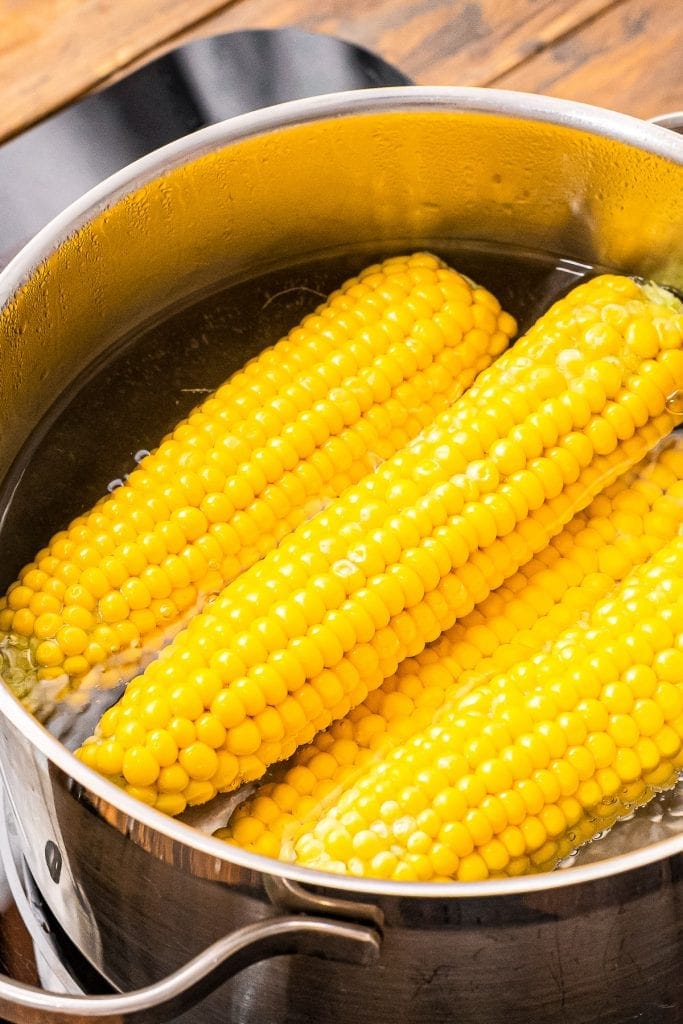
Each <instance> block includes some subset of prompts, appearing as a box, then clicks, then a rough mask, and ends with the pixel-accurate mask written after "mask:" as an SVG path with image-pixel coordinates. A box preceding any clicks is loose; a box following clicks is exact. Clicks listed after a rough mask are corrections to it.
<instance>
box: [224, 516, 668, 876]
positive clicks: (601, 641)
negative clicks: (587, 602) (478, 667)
mask: <svg viewBox="0 0 683 1024" xmlns="http://www.w3.org/2000/svg"><path fill="white" fill-rule="evenodd" d="M682 600H683V538H681V537H678V536H676V537H674V538H673V539H672V540H671V541H669V542H668V543H667V544H665V545H664V546H663V547H662V548H661V549H660V551H659V552H657V553H656V554H655V555H653V556H652V557H651V558H650V559H648V560H647V561H646V562H644V563H643V564H642V565H640V566H639V567H638V568H636V569H635V570H634V571H633V572H632V573H631V574H630V575H629V576H627V577H626V579H625V580H624V581H623V583H622V584H620V586H619V587H618V588H617V590H616V591H615V593H614V594H613V595H610V596H609V597H607V598H606V599H603V600H601V601H599V602H598V603H597V604H596V605H595V607H594V608H593V609H592V611H591V612H590V613H589V614H588V615H587V616H586V617H585V618H584V619H583V620H582V621H581V622H580V623H579V624H576V625H574V626H572V627H570V628H568V629H566V630H564V631H563V632H562V633H561V634H560V635H559V636H558V637H557V638H556V640H555V641H554V643H553V644H552V645H551V646H550V647H549V648H547V649H545V650H544V651H542V652H541V653H539V654H536V655H535V656H533V657H532V658H531V659H530V660H529V661H528V662H527V663H520V664H519V665H518V666H517V667H516V668H514V669H512V670H509V671H507V672H503V673H501V674H500V675H498V676H494V677H493V678H492V679H491V680H490V681H488V682H486V681H485V682H482V683H480V685H479V687H478V688H477V691H476V696H477V700H476V705H474V706H473V705H472V704H471V702H469V701H468V698H467V697H466V698H464V699H462V700H460V701H455V702H454V703H453V704H451V705H450V706H448V707H447V708H446V709H445V710H444V711H443V713H442V714H440V715H439V716H437V717H436V719H435V720H434V722H433V723H431V724H430V725H429V726H427V727H426V728H425V729H422V730H421V731H420V732H419V733H417V734H416V735H414V736H413V737H412V738H411V739H410V740H409V741H408V742H407V743H405V744H403V745H401V746H398V747H395V748H394V749H393V750H391V751H390V752H388V754H386V755H385V756H384V757H383V758H382V759H381V760H380V761H379V762H376V761H373V762H371V763H370V764H369V766H368V767H367V768H365V769H364V770H361V771H360V772H358V773H357V774H356V776H355V779H354V780H353V781H352V782H351V783H350V784H348V785H340V786H339V787H338V792H337V794H336V796H335V798H334V799H333V800H332V801H331V802H330V801H329V800H328V801H327V803H326V805H325V806H324V807H322V806H321V805H320V804H319V805H317V806H316V805H314V806H313V808H311V807H310V805H309V808H307V810H308V812H309V813H308V814H307V815H305V816H304V817H302V818H301V819H299V820H298V821H296V822H294V823H290V826H289V830H288V831H287V830H285V831H284V833H282V834H281V836H279V837H278V835H277V832H275V833H274V834H275V836H276V838H278V839H279V845H278V853H279V855H280V856H282V857H285V858H287V859H291V860H296V861H297V862H299V863H302V864H304V865H306V866H308V867H316V868H320V869H323V870H329V871H341V872H349V873H351V871H353V873H354V874H358V873H359V872H360V873H361V874H363V875H366V876H369V877H374V866H373V865H374V863H375V862H376V860H377V858H378V857H381V856H382V854H387V853H390V854H391V855H392V857H393V858H394V867H393V869H392V873H391V877H393V878H395V879H399V878H401V877H403V876H404V872H405V871H406V869H408V868H410V865H411V864H412V863H413V859H412V855H413V853H414V852H415V849H414V848H415V845H416V843H417V846H418V847H419V852H420V853H421V854H423V855H429V853H430V851H432V849H433V848H434V846H435V844H434V841H433V839H432V838H429V840H427V839H424V836H425V832H424V829H420V826H419V823H418V821H417V819H416V818H415V816H414V815H408V816H406V815H405V814H404V816H403V818H401V817H398V818H397V817H396V815H397V814H401V813H402V812H403V811H404V807H403V806H400V808H399V810H398V811H397V810H396V809H395V808H393V807H389V808H387V805H386V804H385V803H382V802H381V800H380V801H378V799H377V794H378V792H379V793H384V792H394V793H397V794H401V797H399V799H398V803H399V805H402V794H403V793H404V792H405V790H406V787H408V789H409V792H410V802H411V803H412V804H413V805H416V806H420V807H421V808H422V810H421V815H422V820H423V821H424V820H429V821H430V836H438V842H439V857H438V862H436V863H435V861H434V859H433V858H432V860H431V862H430V863H431V871H430V873H429V874H428V875H424V874H423V875H422V876H421V877H423V878H425V880H434V879H437V878H438V879H441V878H442V877H443V875H444V874H447V875H448V876H449V877H451V878H453V879H457V880H459V881H474V880H479V879H484V878H488V877H491V876H497V875H506V874H517V873H519V871H518V867H519V866H518V864H517V863H516V862H517V861H518V860H519V858H520V857H522V858H526V862H525V865H524V867H523V868H522V869H521V870H523V871H531V872H533V871H546V870H550V869H552V868H553V867H554V866H555V865H556V864H557V862H558V861H559V860H560V859H561V858H562V857H563V856H565V855H566V854H567V853H568V852H569V851H570V850H571V849H574V848H576V847H577V846H580V845H581V844H582V843H584V842H587V841H588V840H590V839H591V838H593V837H594V836H595V835H597V834H598V833H599V832H602V831H603V830H604V829H605V828H609V827H610V826H611V824H613V823H614V821H616V820H618V819H619V818H620V817H624V816H627V815H628V814H630V813H631V812H632V810H633V809H634V808H635V807H637V806H639V805H641V804H642V803H645V802H646V801H647V800H648V799H650V798H651V797H652V796H653V795H654V794H655V793H656V792H658V791H659V790H660V789H661V788H663V787H666V786H670V785H673V784H674V783H675V781H676V778H677V768H678V767H679V766H680V760H681V758H680V752H681V750H682V749H683V717H682V716H681V715H680V713H679V711H678V707H679V703H680V702H683V677H679V680H678V682H677V683H676V684H675V685H674V684H670V683H668V682H667V681H665V682H661V683H660V685H659V686H658V687H657V689H656V691H655V693H656V694H658V695H659V696H658V697H657V696H655V698H654V703H655V704H656V705H657V706H658V708H659V713H660V716H661V719H662V720H663V721H668V723H669V725H670V727H671V729H670V731H671V736H670V739H671V743H670V746H669V747H668V749H667V752H666V753H664V752H662V751H661V750H658V749H657V747H656V745H655V744H654V743H651V744H647V745H646V746H642V745H640V746H639V745H638V737H639V734H640V730H639V726H638V720H637V719H636V717H635V704H634V705H633V706H632V707H631V709H630V711H629V712H628V713H625V712H619V713H617V714H610V712H609V710H608V707H607V706H606V705H609V703H610V701H611V699H612V697H611V695H612V694H613V691H614V688H615V686H622V685H627V684H626V683H625V679H626V678H627V677H628V676H629V674H630V676H631V677H632V676H633V669H637V668H639V667H641V666H640V665H639V662H638V660H637V659H638V655H636V656H635V657H634V656H633V650H634V649H633V646H632V639H633V638H634V637H635V636H637V635H638V634H639V632H641V631H642V630H643V629H644V628H645V629H646V631H647V632H648V633H650V634H651V635H652V636H653V643H652V651H651V653H654V661H655V663H656V664H657V665H658V666H659V668H660V672H662V673H665V671H666V670H665V668H663V667H662V666H663V665H665V663H666V660H667V657H666V656H667V655H668V653H669V652H670V651H677V650H679V648H680V644H681V643H682V642H683V621H682V617H681V615H680V611H679V609H680V606H681V601H682ZM615 609H618V611H615ZM617 617H618V621H617ZM674 618H677V626H676V627H675V628H673V627H672V628H671V630H670V631H669V632H668V633H667V631H666V629H662V628H660V623H662V622H663V623H664V626H666V625H669V624H670V623H671V622H672V620H673V619H674ZM601 654H605V655H607V656H608V657H611V658H613V659H614V663H615V665H618V664H621V666H622V667H621V668H620V669H617V670H616V675H615V677H614V679H612V680H610V681H607V682H602V683H601V682H600V681H598V688H599V694H600V695H599V697H598V698H597V703H598V704H600V705H602V706H603V707H605V717H606V718H607V721H608V727H609V724H611V723H615V722H616V727H615V728H614V730H613V734H612V740H613V743H612V744H611V745H609V746H605V745H604V744H602V748H601V749H602V756H601V762H602V767H600V768H598V766H597V764H598V762H597V761H596V759H595V757H594V755H593V753H592V750H591V747H590V740H591V738H592V737H593V736H596V737H600V736H603V737H604V733H601V732H600V731H598V732H592V728H593V726H594V725H595V706H594V705H593V704H592V703H591V702H590V701H585V700H584V699H582V697H581V689H582V682H583V681H584V680H587V679H591V678H596V672H597V671H598V669H596V658H597V657H598V656H599V655H601ZM519 669H524V670H523V671H520V670H519ZM655 671H656V670H655ZM670 686H671V687H672V689H671V690H670V689H669V688H668V687H670ZM539 696H545V697H546V699H547V700H548V701H549V702H550V703H555V707H556V708H557V703H556V701H555V698H557V697H558V696H561V698H562V702H563V703H565V704H568V705H570V706H569V707H568V708H567V709H566V711H565V712H564V713H556V717H555V721H556V725H557V726H558V728H559V729H560V730H561V731H563V732H565V734H566V737H567V752H566V754H565V758H566V759H565V760H561V761H558V760H556V759H552V755H551V752H550V751H548V752H547V757H546V758H545V760H546V762H547V763H546V767H545V768H543V769H542V770H540V771H539V770H538V769H537V768H536V769H535V768H534V765H533V763H532V762H531V761H529V762H528V764H527V769H526V771H525V774H524V777H522V778H519V779H516V780H513V779H512V777H511V776H510V774H509V773H508V772H507V764H508V763H509V756H508V755H509V753H510V752H512V751H514V750H515V748H519V747H522V749H523V748H524V747H526V749H529V746H530V744H532V743H533V742H538V743H540V744H541V745H542V742H543V733H542V731H541V728H540V726H541V724H542V723H540V722H536V723H535V724H533V725H532V726H531V728H530V730H529V732H527V733H524V734H522V735H521V736H519V737H517V738H516V739H513V738H512V737H511V736H510V735H509V734H508V735H507V736H506V728H505V726H506V721H507V717H508V712H509V711H510V710H511V709H519V710H521V712H522V713H523V712H524V710H525V709H526V710H527V711H529V710H532V709H533V707H534V706H535V702H536V700H537V698H538V697H539ZM674 716H676V717H674ZM578 721H583V723H584V732H585V740H584V742H583V744H582V745H581V746H573V745H572V743H571V741H572V736H571V731H572V729H573V728H575V727H576V723H577V722H578ZM598 724H602V723H598ZM494 735H495V736H496V742H495V743H493V748H494V756H493V759H492V762H491V765H490V766H489V768H488V770H487V779H488V778H490V779H491V781H494V780H496V781H497V783H498V785H499V786H500V787H501V789H500V790H499V803H498V804H496V805H494V807H495V813H492V809H491V807H490V806H489V805H487V804H486V803H485V799H490V798H485V799H481V800H480V801H479V803H478V805H477V806H475V807H469V808H467V807H466V806H465V805H464V804H463V803H462V802H458V801H453V800H451V799H449V798H448V794H449V793H450V792H452V791H453V788H454V787H455V788H457V789H460V790H461V791H462V790H464V789H466V788H468V786H469V788H471V783H473V782H474V781H476V779H477V775H478V773H479V772H480V770H481V765H480V764H479V763H478V759H477V757H476V754H475V751H476V743H477V741H482V740H484V739H486V740H487V742H489V743H492V742H493V741H492V737H493V736H494ZM568 767H570V768H571V769H572V770H573V772H574V782H573V783H572V788H574V789H575V798H574V799H573V801H572V802H571V803H570V802H568V800H567V797H566V796H564V797H561V796H560V794H561V793H563V792H565V790H566V787H567V780H566V777H565V776H566V770H567V768H568ZM474 788H475V789H476V788H477V787H476V786H475V787H474ZM480 792H482V790H481V789H480ZM515 795H517V796H518V797H521V798H522V803H523V809H522V811H521V813H514V814H509V813H506V811H507V810H508V809H511V808H512V804H511V803H510V799H509V798H510V797H513V796H515ZM257 808H258V804H257V803H255V804H254V810H255V811H257ZM387 810H388V811H389V813H388V814H387ZM255 818H257V814H254V815H246V816H245V815H239V814H238V815H236V817H235V825H237V823H238V822H239V833H246V832H248V831H249V830H251V832H252V833H253V834H254V835H255V839H254V841H253V845H252V848H254V849H259V848H260V847H261V844H263V847H264V848H265V845H266V844H265V843H264V842H263V841H262V839H261V836H256V831H257V827H256V826H255V825H254V824H253V821H254V819H255ZM397 820H398V821H399V822H402V823H403V824H402V827H401V828H400V829H396V827H395V822H396V821H397ZM260 824H261V826H262V829H263V831H264V832H265V830H266V827H267V828H268V829H271V830H272V829H273V825H274V824H275V822H274V821H272V820H271V821H269V822H267V823H266V822H264V821H261V822H260ZM437 830H438V831H437ZM221 834H222V836H223V838H227V839H229V840H230V841H231V842H235V841H238V840H237V835H238V832H237V830H235V832H234V833H232V832H231V831H230V830H224V831H223V832H222V833H221ZM271 834H273V833H272V831H271ZM366 835H372V836H373V842H372V844H371V845H368V844H367V843H365V842H359V841H358V837H359V836H366ZM416 836H417V840H416V838H415V837H416ZM444 847H445V849H446V850H447V851H450V854H451V868H450V872H444V870H443V868H444V866H445V865H446V864H447V858H446V856H445V855H444ZM271 848H272V847H271ZM350 849H352V850H353V854H354V860H353V864H352V862H351V859H350V857H349V854H348V851H349V850H350ZM359 860H360V862H361V863H360V864H359V863H358V861H359Z"/></svg>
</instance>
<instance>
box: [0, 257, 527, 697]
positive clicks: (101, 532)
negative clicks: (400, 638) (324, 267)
mask: <svg viewBox="0 0 683 1024" xmlns="http://www.w3.org/2000/svg"><path fill="white" fill-rule="evenodd" d="M513 330H514V321H513V320H512V318H511V317H510V316H509V315H508V314H506V313H503V312H501V310H500V307H499V305H498V303H497V301H496V300H495V299H494V298H493V296H491V295H490V294H489V293H488V292H486V291H485V290H484V289H481V288H477V287H475V286H473V285H471V284H470V283H469V282H467V281H466V280H465V279H463V278H462V277H460V275H458V274H456V273H455V272H454V271H452V270H450V269H449V268H447V267H446V266H445V265H444V264H443V263H442V262H441V261H440V260H438V259H437V258H435V257H433V256H431V255H429V254H424V253H420V254H415V255H413V256H410V257H396V258H393V259H390V260H387V261H385V262H384V263H383V264H381V265H378V266H373V267H370V268H369V269H368V270H366V271H365V272H364V273H362V274H361V275H360V276H359V277H358V278H354V279H352V280H350V281H348V282H347V283H346V284H345V285H344V286H343V287H342V288H341V289H340V290H339V291H337V292H335V293H334V294H333V295H332V296H331V297H330V299H329V300H328V301H327V303H326V304H324V305H322V306H320V308H319V309H318V310H317V311H316V312H315V313H314V314H311V315H310V316H308V317H306V319H304V321H303V322H302V324H301V326H299V327H297V328H295V329H294V330H293V331H291V332H290V334H289V335H288V337H287V338H285V339H283V340H282V341H280V342H279V343H278V344H277V345H275V347H274V348H273V349H271V350H268V351H266V352H264V353H263V354H262V355H260V356H259V357H258V358H257V359H256V360H254V361H252V362H251V363H250V364H248V365H247V366H246V367H245V368H244V370H243V371H241V372H240V373H237V374H236V375H235V376H234V377H233V378H232V379H231V380H230V381H229V382H228V383H226V384H225V385H223V386H222V387H221V388H219V389H218V391H217V392H216V393H215V394H214V395H213V396H212V397H211V398H209V399H208V400H207V401H205V402H204V403H203V404H202V405H201V406H200V407H199V408H198V409H197V410H195V411H194V412H193V413H192V414H191V415H190V416H189V417H188V418H187V419H186V420H185V421H183V422H182V423H181V424H179V425H178V427H177V428H176V429H175V430H174V431H173V433H172V434H171V435H170V436H169V437H168V438H166V439H165V440H164V441H163V442H162V444H161V446H160V447H159V448H158V450H157V451H156V452H155V453H154V454H151V455H149V456H148V457H146V458H145V459H144V460H143V461H142V463H141V464H140V466H139V468H138V469H136V470H135V471H134V472H133V473H131V475H130V476H129V477H128V479H127V482H126V483H125V484H124V486H122V487H120V488H119V489H117V490H116V491H115V492H114V493H113V494H112V495H110V496H109V497H107V498H106V499H105V500H103V501H102V502H101V503H100V504H99V505H98V506H97V507H96V508H95V509H94V510H93V511H92V512H90V513H88V514H85V515H82V516H79V517H78V518H77V519H76V520H74V522H73V523H72V524H71V525H70V526H69V528H68V529H67V530H65V531H63V532H61V533H58V534H57V535H56V536H55V537H54V538H53V539H52V541H51V543H50V544H49V546H48V547H47V548H46V549H44V550H43V551H41V552H39V554H38V555H37V556H36V558H35V560H34V562H32V563H31V564H30V565H28V566H26V567H25V568H24V570H23V571H22V573H21V574H20V578H19V580H18V582H17V583H16V584H15V585H13V586H12V587H11V588H10V590H9V592H8V595H7V598H6V600H4V601H3V602H2V603H0V666H3V667H4V676H5V678H6V681H7V682H9V683H10V684H13V685H15V686H16V688H18V689H19V690H20V691H23V692H26V691H30V690H31V688H32V684H33V683H34V681H35V680H41V679H43V680H50V679H52V680H55V679H56V680H57V681H58V683H57V685H59V686H62V685H63V683H64V682H65V681H66V680H69V681H70V682H71V684H72V686H75V685H77V684H79V683H80V682H83V681H84V680H86V681H87V680H88V679H90V680H94V681H97V682H98V683H99V685H107V684H109V685H111V684H112V683H114V682H118V681H119V679H120V678H122V677H123V676H124V675H132V674H133V673H134V672H135V671H137V670H139V668H140V662H141V661H142V662H144V660H145V659H149V658H150V657H151V656H152V655H153V653H154V651H155V650H156V649H157V648H158V647H159V646H160V645H161V643H162V642H163V641H164V640H166V639H168V637H169V633H170V632H171V631H172V630H173V629H175V630H176V631H177V629H178V628H180V626H181V625H182V624H183V621H184V620H186V619H187V618H188V617H189V615H190V614H191V613H192V612H193V611H195V610H196V609H197V607H198V606H200V605H201V604H202V602H204V601H205V600H206V598H207V597H208V596H210V595H211V594H214V593H216V592H217V591H218V590H220V588H221V587H222V586H223V585H224V584H225V583H226V582H227V581H229V580H230V579H232V578H233V577H235V576H236V575H237V574H238V573H239V572H241V571H242V570H243V569H245V568H246V567H248V566H250V565H252V564H253V563H254V562H256V561H257V560H258V559H259V558H260V557H261V556H262V555H263V554H264V553H265V552H266V551H268V550H270V549H271V548H273V547H274V546H275V545H276V544H277V543H278V542H279V541H280V540H281V538H282V537H283V536H284V535H285V534H286V533H287V532H288V531H290V530H291V529H292V528H293V527H294V526H295V525H297V524H298V523H300V522H301V521H302V520H304V519H306V518H307V517H309V516H310V515H311V514H312V513H313V511H314V510H316V509H317V508H319V507H320V506H321V503H323V502H324V501H325V500H327V499H330V498H332V497H334V496H336V495H338V494H339V493H341V491H342V490H343V489H344V488H345V487H346V486H347V485H349V484H351V483H354V482H356V481H357V480H358V479H360V478H361V477H362V476H364V475H365V474H366V473H367V472H368V471H369V470H370V469H372V467H373V464H374V461H373V460H376V459H384V458H387V457H388V456H390V455H391V454H392V453H393V452H394V451H396V450H397V449H398V448H399V447H401V446H402V445H403V444H405V443H406V442H407V441H409V440H410V439H411V438H412V437H414V436H415V435H416V434H417V433H418V432H419V431H420V430H421V429H422V428H423V427H424V426H425V425H426V424H428V423H429V422H431V420H432V419H433V417H434V416H435V415H436V414H437V413H438V412H439V411H440V410H442V409H444V408H445V407H446V406H447V405H448V404H449V403H450V402H451V401H452V400H453V399H454V398H456V397H457V396H458V395H459V394H461V393H462V391H463V390H464V389H465V388H466V387H468V386H469V384H470V383H471V382H472V380H473V379H474V377H475V376H476V374H477V373H478V372H479V371H480V370H481V369H482V368H483V367H484V366H486V365H487V364H488V363H489V362H490V361H491V359H492V358H494V357H495V356H496V355H497V354H498V353H499V352H500V351H501V350H502V349H503V348H504V347H505V346H506V345H507V343H508V341H509V339H510V336H511V333H512V331H513ZM3 606H4V607H3ZM3 634H4V639H2V636H3ZM3 652H4V657H3ZM53 688H54V687H53Z"/></svg>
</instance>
